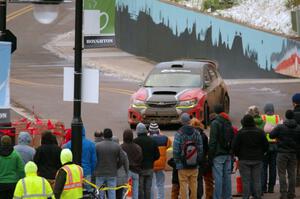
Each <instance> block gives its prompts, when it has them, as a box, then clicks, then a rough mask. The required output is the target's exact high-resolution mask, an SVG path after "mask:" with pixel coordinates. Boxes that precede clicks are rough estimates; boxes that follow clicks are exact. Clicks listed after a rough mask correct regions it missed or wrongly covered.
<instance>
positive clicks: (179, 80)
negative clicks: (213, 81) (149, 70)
mask: <svg viewBox="0 0 300 199" xmlns="http://www.w3.org/2000/svg"><path fill="white" fill-rule="evenodd" d="M144 86H145V87H202V78H201V77H200V75H199V74H192V73H157V74H151V75H149V77H148V78H147V80H146V81H145V84H144Z"/></svg>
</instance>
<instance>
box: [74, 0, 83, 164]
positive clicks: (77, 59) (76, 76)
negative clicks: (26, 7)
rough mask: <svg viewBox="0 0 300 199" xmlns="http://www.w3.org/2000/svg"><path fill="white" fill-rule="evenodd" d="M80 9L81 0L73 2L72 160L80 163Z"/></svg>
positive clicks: (81, 126) (81, 125)
mask: <svg viewBox="0 0 300 199" xmlns="http://www.w3.org/2000/svg"><path fill="white" fill-rule="evenodd" d="M82 10H83V0H76V4H75V50H74V57H75V58H74V64H75V65H74V102H73V120H72V124H71V127H72V152H73V161H74V163H76V164H79V165H81V154H82V128H83V124H82V120H81V80H82Z"/></svg>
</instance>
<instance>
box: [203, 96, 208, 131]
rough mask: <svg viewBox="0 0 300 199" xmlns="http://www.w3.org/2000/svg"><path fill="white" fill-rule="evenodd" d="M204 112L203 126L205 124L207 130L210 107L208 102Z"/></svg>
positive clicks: (205, 104)
mask: <svg viewBox="0 0 300 199" xmlns="http://www.w3.org/2000/svg"><path fill="white" fill-rule="evenodd" d="M203 109H204V110H203V111H204V112H203V114H204V116H203V124H204V128H205V129H207V127H208V125H209V107H208V104H207V102H205V103H204V108H203Z"/></svg>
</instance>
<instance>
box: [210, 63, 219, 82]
mask: <svg viewBox="0 0 300 199" xmlns="http://www.w3.org/2000/svg"><path fill="white" fill-rule="evenodd" d="M208 73H209V76H210V78H211V80H212V81H214V80H215V79H217V74H216V71H215V70H214V69H213V68H212V67H211V66H209V67H208Z"/></svg>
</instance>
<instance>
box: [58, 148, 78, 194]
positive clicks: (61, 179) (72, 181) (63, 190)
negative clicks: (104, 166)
mask: <svg viewBox="0 0 300 199" xmlns="http://www.w3.org/2000/svg"><path fill="white" fill-rule="evenodd" d="M60 160H61V163H62V165H63V166H62V167H61V168H60V169H59V170H58V172H57V175H56V178H55V187H54V195H55V197H56V199H69V198H72V199H78V198H82V197H83V188H82V186H83V184H82V183H83V170H82V168H81V167H80V166H79V165H76V164H74V163H73V162H72V160H73V155H72V152H71V150H70V149H63V150H62V151H61V154H60Z"/></svg>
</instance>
